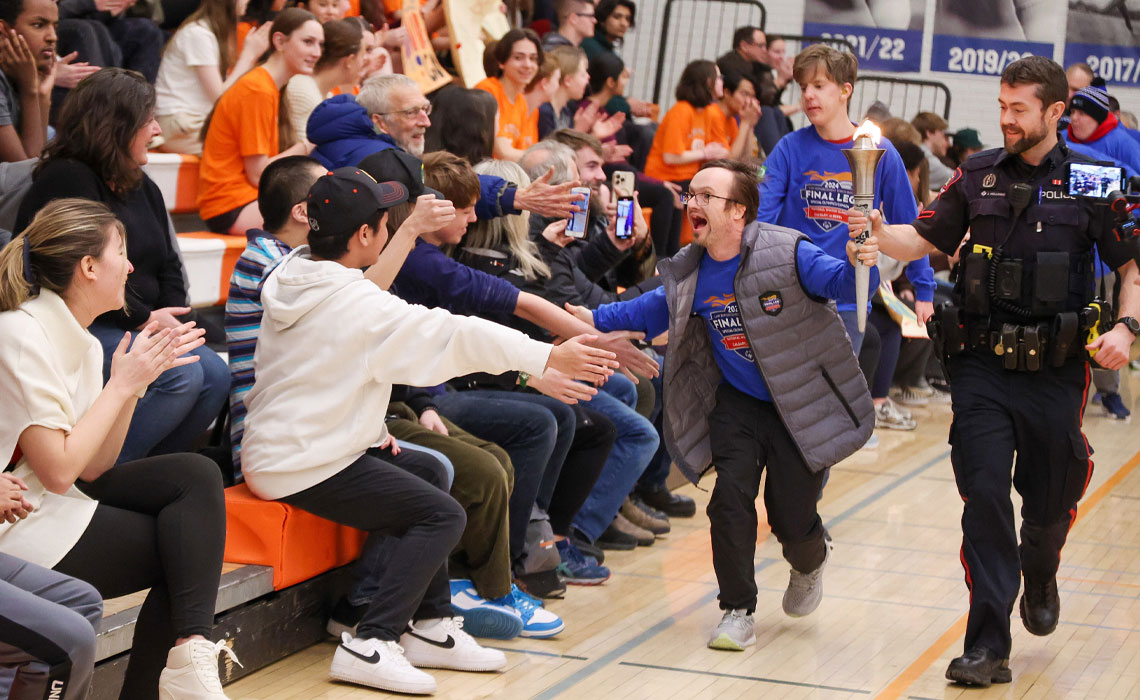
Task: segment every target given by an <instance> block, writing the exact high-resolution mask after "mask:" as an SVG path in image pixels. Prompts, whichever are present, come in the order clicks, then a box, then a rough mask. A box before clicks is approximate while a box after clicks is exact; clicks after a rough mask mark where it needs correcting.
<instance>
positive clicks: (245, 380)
mask: <svg viewBox="0 0 1140 700" xmlns="http://www.w3.org/2000/svg"><path fill="white" fill-rule="evenodd" d="M246 238H247V239H248V241H249V242H248V244H247V245H246V247H245V251H244V252H243V253H242V254H241V257H240V258H238V261H237V264H236V265H235V266H234V274H233V276H232V277H230V294H229V298H228V299H227V300H226V321H225V325H226V346H227V349H228V350H229V362H230V377H231V381H230V442H231V443H232V447H231V449H232V453H233V461H234V470H235V472H236V471H240V470H241V440H242V435H243V434H244V433H245V413H246V408H245V403H244V402H243V398H244V397H245V395H246V394H247V393H249V390H250V389H251V388H253V380H254V372H253V351H254V349H255V348H256V347H257V336H258V332H259V330H260V329H261V315H262V306H261V282H262V280H263V279H264V277H265V275H266V274H267V273H268V272H269V270H270V269H272V267H273V265H274V263H276V262H277V261H279V260H281V259H282V258H284V257H285V256H286V255H288V254H289V251H290V250H292V249H291V248H290V247H289V246H287V245H285V244H284V243H282V242H281V241H279V240H277V239H276V238H275V237H274V236H273V234H270V233H268V232H266V231H262V230H260V229H250V230H249V231H248V232H247V233H246Z"/></svg>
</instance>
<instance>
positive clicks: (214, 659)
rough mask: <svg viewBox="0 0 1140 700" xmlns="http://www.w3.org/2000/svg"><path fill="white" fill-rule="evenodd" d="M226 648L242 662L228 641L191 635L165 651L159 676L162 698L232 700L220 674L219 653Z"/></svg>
mask: <svg viewBox="0 0 1140 700" xmlns="http://www.w3.org/2000/svg"><path fill="white" fill-rule="evenodd" d="M222 651H225V652H226V655H227V656H229V657H230V658H231V659H233V661H234V662H235V663H236V664H237V665H238V666H241V662H240V661H238V658H237V656H236V655H234V652H233V649H230V648H229V647H228V646H226V643H225V641H224V640H223V641H219V642H217V643H214V642H210V641H207V640H205V639H191V640H190V641H188V642H186V643H185V644H179V645H178V646H176V647H174V648H172V649H171V650H170V652H169V653H168V654H167V655H166V668H164V669H162V674H161V675H160V676H159V677H158V697H159V699H160V700H229V698H228V697H226V694H225V693H224V692H222V681H221V679H220V678H218V654H220V653H221V652H222Z"/></svg>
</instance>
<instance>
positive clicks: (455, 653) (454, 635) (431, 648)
mask: <svg viewBox="0 0 1140 700" xmlns="http://www.w3.org/2000/svg"><path fill="white" fill-rule="evenodd" d="M400 646H402V647H404V655H405V656H406V657H407V659H408V661H410V662H411V663H412V665H413V666H423V667H426V668H447V669H451V670H453V671H500V670H502V669H503V668H506V665H507V657H506V656H505V655H504V654H503V652H501V651H499V650H498V649H486V648H484V647H481V646H479V643H478V642H476V641H475V638H474V637H472V636H471V635H469V634H467V633H466V632H464V631H463V618H462V617H445V618H443V619H438V620H420V621H418V622H417V621H415V620H413V621H412V622H411V623H409V624H408V630H407V631H406V632H404V635H403V636H402V637H400Z"/></svg>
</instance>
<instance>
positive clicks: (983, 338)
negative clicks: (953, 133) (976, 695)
mask: <svg viewBox="0 0 1140 700" xmlns="http://www.w3.org/2000/svg"><path fill="white" fill-rule="evenodd" d="M1066 96H1067V87H1066V81H1065V73H1064V71H1063V70H1062V69H1061V67H1060V66H1059V65H1057V64H1056V63H1054V62H1053V61H1051V60H1049V59H1047V58H1042V57H1039V56H1030V57H1026V58H1023V59H1021V60H1019V61H1016V62H1014V63H1012V64H1011V65H1010V66H1009V67H1008V68H1006V69H1005V71H1004V72H1003V73H1002V77H1001V90H1000V93H999V96H998V103H999V105H1000V110H1001V127H1002V132H1003V134H1004V140H1005V148H1003V149H993V150H988V151H983V152H981V153H978V154H976V155H974V156H972V157H970V159H969V160H967V161H966V162H965V163H963V164H962V167H961V168H959V170H958V171H956V172H955V173H954V175H953V176H952V177H951V179H950V181H949V182H948V183H947V184H946V186H945V187H944V188H943V189H942V192H941V194H940V195H939V197H938V199H937V200H935V201H934V202H933V203H932V204H931V205H930V206H929V207H928V208H927V209H926V210H925V211H923V212H921V213H920V214H919V216H918V218H917V219H916V220H915V221H914V222H913V223H911V224H903V225H883V223H882V220H881V218H880V217H879V215H878V213H877V212H875V213H873V214H872V221H871V226H872V230H873V232H874V233H875V235H876V236H877V237H878V238H879V241H880V248H881V249H882V251H883V252H884V253H886V254H888V255H890V256H892V257H895V258H898V259H901V260H913V259H915V258H918V257H921V256H923V255H926V254H927V253H931V252H934V251H935V250H936V249H937V250H940V251H942V252H943V253H946V254H948V255H949V254H953V253H954V252H955V251H957V250H958V248H959V246H962V241H963V238H964V237H965V234H966V232H967V230H969V231H970V238H969V241H968V242H967V244H966V245H965V246H962V252H963V262H962V269H961V270H960V272H959V279H958V282H957V286H956V288H955V301H954V302H953V304H952V305H944V306H943V307H940V308H939V310H938V312H936V316H935V318H936V321H938V320H940V321H941V336H942V337H941V341H942V348H943V351H944V354H945V355H947V356H948V357H947V366H948V369H949V371H950V376H951V384H950V387H951V396H952V399H953V411H954V421H953V424H952V425H951V427H950V445H951V448H952V450H951V462H952V464H953V467H954V476H955V480H956V481H957V484H958V490H959V492H960V493H961V495H962V498H963V500H964V501H965V504H964V506H963V512H962V553H961V559H962V563H963V566H964V567H965V569H966V585H967V587H968V588H969V589H970V615H969V621H968V623H967V627H966V639H965V653H964V654H963V655H962V656H960V657H958V658H956V659H954V660H953V661H952V662H951V663H950V666H949V668H948V669H947V671H946V677H947V678H949V679H950V680H953V681H958V682H961V683H967V684H972V685H980V686H988V685H990V683H1008V682H1010V680H1011V674H1010V670H1009V652H1010V628H1009V618H1010V614H1011V613H1012V611H1013V604H1014V601H1015V600H1016V598H1017V593H1018V587H1019V583H1020V577H1021V575H1024V578H1025V592H1024V594H1023V596H1022V598H1021V605H1020V611H1021V619H1022V621H1023V622H1024V624H1025V627H1026V629H1027V630H1029V631H1030V632H1031V633H1033V634H1036V635H1047V634H1049V633H1051V632H1052V631H1053V630H1054V628H1055V627H1056V625H1057V618H1058V615H1059V613H1060V601H1059V598H1058V595H1057V579H1056V574H1057V567H1058V564H1059V562H1060V551H1061V547H1062V545H1064V543H1065V537H1066V535H1067V534H1068V530H1069V527H1070V526H1071V525H1072V523H1073V519H1074V517H1075V515H1076V512H1077V502H1078V501H1079V500H1080V498H1081V496H1082V495H1083V494H1084V491H1085V488H1086V486H1087V485H1088V481H1089V478H1090V477H1091V475H1092V463H1091V461H1090V460H1089V456H1090V454H1091V453H1092V450H1091V449H1090V448H1089V446H1088V443H1087V442H1086V441H1085V438H1084V436H1083V435H1082V434H1081V418H1082V413H1083V407H1084V401H1085V395H1086V394H1085V392H1086V391H1087V388H1088V382H1089V364H1088V359H1087V358H1088V356H1089V354H1093V357H1094V358H1095V359H1096V361H1097V363H1098V364H1100V365H1102V366H1104V367H1106V368H1108V369H1118V368H1120V367H1121V366H1123V365H1124V364H1125V363H1126V362H1127V361H1128V353H1129V347H1130V345H1131V344H1132V341H1133V340H1134V339H1135V337H1136V333H1137V331H1140V325H1138V324H1137V322H1136V320H1135V319H1134V318H1132V317H1133V316H1140V290H1138V289H1137V279H1138V273H1137V268H1136V264H1135V263H1134V262H1132V261H1131V260H1130V258H1129V254H1128V252H1127V251H1126V250H1125V249H1124V245H1122V244H1121V243H1120V242H1119V241H1118V240H1117V237H1116V236H1115V235H1114V233H1113V218H1112V216H1111V214H1110V212H1109V210H1108V207H1107V206H1104V205H1103V203H1098V202H1096V201H1093V200H1090V199H1083V198H1076V197H1073V196H1071V195H1069V193H1068V189H1067V187H1066V177H1067V173H1068V166H1069V164H1070V163H1090V162H1093V161H1092V160H1091V159H1089V158H1086V157H1085V156H1082V155H1079V154H1077V153H1074V152H1072V151H1070V150H1069V149H1068V147H1067V146H1066V145H1065V144H1064V143H1063V142H1060V141H1058V139H1057V121H1058V119H1060V117H1061V115H1062V113H1063V112H1064V110H1065V98H1066ZM866 225H867V219H866V217H863V216H861V215H860V214H859V213H858V212H857V211H855V210H852V211H851V212H850V228H851V235H852V236H854V235H856V234H857V233H858V232H860V231H862V230H863V229H865V228H866ZM1094 244H1095V245H1096V246H1097V248H1098V249H1099V251H1100V254H1101V257H1102V258H1103V260H1104V261H1105V262H1106V263H1107V264H1108V265H1109V266H1110V267H1112V268H1114V269H1119V271H1120V274H1121V275H1122V279H1123V285H1122V288H1121V294H1120V306H1121V317H1120V319H1119V320H1118V321H1117V324H1116V325H1115V326H1113V327H1112V328H1111V330H1107V332H1105V333H1104V334H1103V335H1100V336H1099V337H1097V338H1095V339H1092V336H1091V335H1090V334H1089V333H1088V328H1089V327H1090V326H1092V325H1093V324H1094V322H1095V320H1096V319H1095V316H1096V313H1095V312H1096V308H1097V307H1094V306H1093V305H1092V304H1090V302H1091V301H1092V299H1093V294H1094V285H1093V279H1094V277H1093V267H1092V248H1093V246H1094ZM1094 353H1095V354H1094ZM1015 453H1016V455H1017V461H1016V463H1015V464H1014V463H1013V462H1014V454H1015ZM1011 464H1012V466H1013V478H1012V482H1013V486H1014V487H1016V488H1017V490H1018V493H1020V494H1021V497H1022V501H1023V506H1022V519H1023V523H1022V527H1021V544H1020V547H1019V546H1018V538H1017V533H1016V532H1015V531H1014V519H1013V507H1012V504H1011V501H1010V481H1011V480H1010V467H1011Z"/></svg>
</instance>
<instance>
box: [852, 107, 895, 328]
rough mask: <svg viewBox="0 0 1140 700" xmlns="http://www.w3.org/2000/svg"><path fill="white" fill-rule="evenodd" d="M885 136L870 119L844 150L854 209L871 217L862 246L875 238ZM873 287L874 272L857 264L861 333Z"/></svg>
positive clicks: (859, 240)
mask: <svg viewBox="0 0 1140 700" xmlns="http://www.w3.org/2000/svg"><path fill="white" fill-rule="evenodd" d="M881 136H882V133H881V132H880V131H879V127H877V126H875V123H874V122H872V121H870V120H867V121H865V122H863V123H862V124H861V125H860V126H859V128H858V129H856V130H855V137H854V138H855V143H854V145H853V146H852V147H851V148H844V149H843V155H845V156H847V162H848V163H850V164H851V188H852V190H853V192H852V194H853V195H854V200H855V203H854V208H855V209H858V210H859V211H861V212H862V213H863V216H866V217H867V228H866V229H864V231H863V233H860V234H859V235H858V236H857V237H856V238H855V244H856V245H862V244H863V243H864V242H865V241H866V240H867V238H868V237H869V236H870V235H871V210H872V209H874V208H875V166H877V165H878V164H879V159H880V158H882V157H883V154H884V153H886V151H884V150H883V149H881V148H878V144H879V139H880V138H881ZM870 286H871V270H870V268H869V267H867V265H866V264H865V263H863V262H861V261H860V262H858V263H856V265H855V305H856V312H857V313H856V319H857V320H858V323H859V332H860V333H862V332H863V331H864V330H865V329H866V328H867V300H868V296H869V293H870V289H869V287H870Z"/></svg>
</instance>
